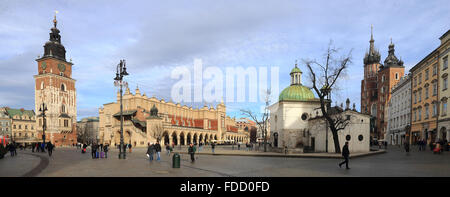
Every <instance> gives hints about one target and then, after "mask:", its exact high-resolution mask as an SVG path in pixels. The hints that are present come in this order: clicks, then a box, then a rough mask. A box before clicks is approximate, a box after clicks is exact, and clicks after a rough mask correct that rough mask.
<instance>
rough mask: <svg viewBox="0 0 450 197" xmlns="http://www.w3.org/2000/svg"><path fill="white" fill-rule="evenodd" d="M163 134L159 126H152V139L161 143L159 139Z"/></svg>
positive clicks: (162, 129)
mask: <svg viewBox="0 0 450 197" xmlns="http://www.w3.org/2000/svg"><path fill="white" fill-rule="evenodd" d="M163 134H164V128H163V127H162V125H160V124H155V125H153V133H152V137H154V138H155V139H156V140H157V141H158V142H161V138H162V137H163Z"/></svg>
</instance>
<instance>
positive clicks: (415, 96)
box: [414, 92, 417, 104]
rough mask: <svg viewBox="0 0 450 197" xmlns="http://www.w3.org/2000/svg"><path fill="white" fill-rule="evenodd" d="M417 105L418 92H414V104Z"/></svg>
mask: <svg viewBox="0 0 450 197" xmlns="http://www.w3.org/2000/svg"><path fill="white" fill-rule="evenodd" d="M415 103H417V92H414V104H415Z"/></svg>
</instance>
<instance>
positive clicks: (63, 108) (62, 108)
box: [61, 105, 66, 113]
mask: <svg viewBox="0 0 450 197" xmlns="http://www.w3.org/2000/svg"><path fill="white" fill-rule="evenodd" d="M61 112H62V113H66V106H65V105H62V106H61Z"/></svg>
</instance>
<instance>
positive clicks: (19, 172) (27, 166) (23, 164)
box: [0, 150, 41, 177]
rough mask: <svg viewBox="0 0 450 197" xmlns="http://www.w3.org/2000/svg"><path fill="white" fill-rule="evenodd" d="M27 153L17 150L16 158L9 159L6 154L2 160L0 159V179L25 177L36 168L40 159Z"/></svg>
mask: <svg viewBox="0 0 450 197" xmlns="http://www.w3.org/2000/svg"><path fill="white" fill-rule="evenodd" d="M27 152H28V151H20V150H18V151H17V156H14V157H11V155H10V153H9V152H8V154H6V155H5V157H4V158H3V159H0V177H21V176H25V175H26V174H28V173H29V172H31V171H32V170H34V169H35V168H36V167H38V166H39V164H40V163H41V158H39V157H38V156H34V155H31V154H29V153H27ZM30 152H31V151H30Z"/></svg>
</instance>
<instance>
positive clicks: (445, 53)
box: [437, 30, 450, 141]
mask: <svg viewBox="0 0 450 197" xmlns="http://www.w3.org/2000/svg"><path fill="white" fill-rule="evenodd" d="M439 39H440V40H441V44H440V46H439V48H438V51H439V57H438V65H442V66H440V74H439V77H438V78H439V87H440V88H439V93H438V95H439V100H438V101H439V102H440V115H439V117H438V120H439V122H438V126H439V128H438V133H437V140H447V141H450V114H449V113H448V102H449V101H448V98H450V90H448V79H449V74H450V71H449V70H450V69H449V68H448V58H449V56H450V55H449V54H450V30H449V31H447V32H446V33H445V34H444V35H442V36H441V37H440V38H439Z"/></svg>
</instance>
